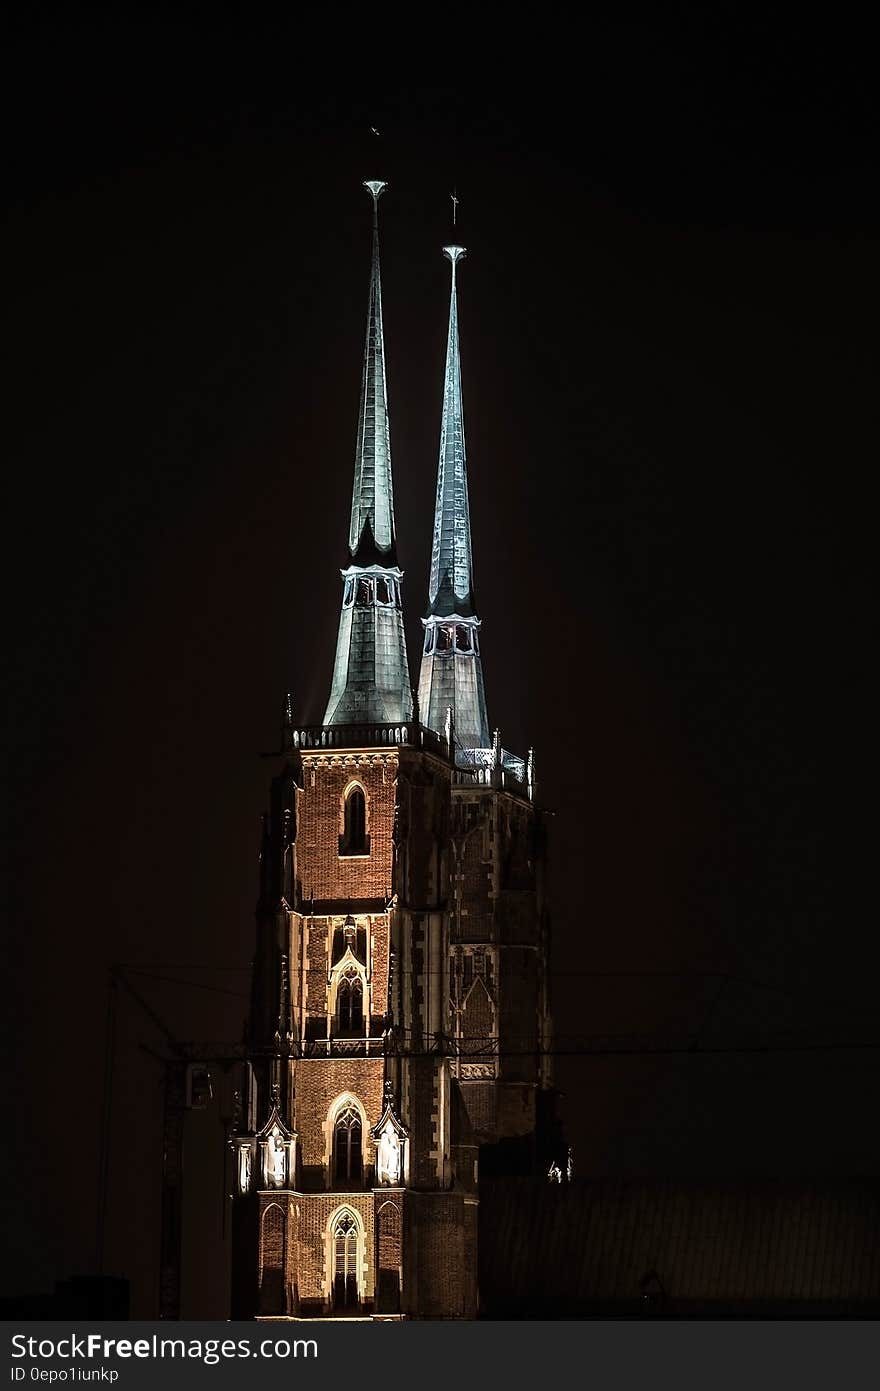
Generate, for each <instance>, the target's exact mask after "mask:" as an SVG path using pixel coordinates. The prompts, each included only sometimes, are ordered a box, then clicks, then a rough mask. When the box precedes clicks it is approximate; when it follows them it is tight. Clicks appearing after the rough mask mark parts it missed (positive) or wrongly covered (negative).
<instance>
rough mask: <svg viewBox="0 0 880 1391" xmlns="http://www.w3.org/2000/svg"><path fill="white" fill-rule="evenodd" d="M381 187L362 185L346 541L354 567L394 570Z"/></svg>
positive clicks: (377, 181) (372, 182)
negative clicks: (368, 226)
mask: <svg viewBox="0 0 880 1391" xmlns="http://www.w3.org/2000/svg"><path fill="white" fill-rule="evenodd" d="M386 187H387V185H386V184H385V183H383V182H382V180H381V179H369V180H367V181H366V182H365V183H364V188H366V189H367V190H368V191H369V193H370V196H371V198H372V199H373V262H372V267H371V271H370V302H369V308H368V311H367V341H366V344H365V346H364V370H363V377H362V379H361V405H360V411H359V413H358V434H357V452H356V454H355V461H354V488H353V491H352V498H351V526H350V528H349V536H348V549H349V551H350V553H351V558H352V560H353V561H354V562H355V563H356V564H358V563H360V564H364V563H366V564H369V563H370V562H371V561H375V560H378V561H379V563H380V564H381V563H382V561H388V562H390V564H392V565H393V564H394V562H395V559H396V557H395V536H394V496H393V490H392V484H391V440H390V436H389V431H388V392H387V387H386V384H385V337H384V332H383V328H382V281H381V277H380V274H379V198H380V197H381V195H382V193H383V192H384V190H385V188H386Z"/></svg>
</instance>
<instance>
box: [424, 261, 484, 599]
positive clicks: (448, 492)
mask: <svg viewBox="0 0 880 1391" xmlns="http://www.w3.org/2000/svg"><path fill="white" fill-rule="evenodd" d="M443 255H444V256H446V257H448V259H449V261H450V262H451V264H452V285H451V291H450V300H449V335H448V338H447V341H446V376H445V380H444V387H443V417H442V421H441V426H440V466H439V469H438V473H437V505H436V509H435V512H434V542H433V546H432V548H431V575H430V580H429V583H428V599H429V602H430V605H431V613H433V614H437V615H439V616H445V615H447V614H452V613H459V614H462V615H465V616H467V615H469V614H470V613H472V612H473V575H472V563H471V520H470V509H469V506H468V487H467V462H466V456H465V442H464V412H463V409H462V399H461V358H460V353H459V344H458V296H457V291H456V269H457V267H458V263H459V261H460V260H461V259H462V257H463V256H464V255H465V248H464V247H463V246H444V248H443Z"/></svg>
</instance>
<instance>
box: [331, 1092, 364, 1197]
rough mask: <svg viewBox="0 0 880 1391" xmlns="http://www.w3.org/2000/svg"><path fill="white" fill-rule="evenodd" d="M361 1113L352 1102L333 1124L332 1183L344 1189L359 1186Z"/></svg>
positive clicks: (361, 1162)
mask: <svg viewBox="0 0 880 1391" xmlns="http://www.w3.org/2000/svg"><path fill="white" fill-rule="evenodd" d="M362 1146H363V1128H362V1125H361V1113H360V1111H359V1110H358V1108H357V1107H356V1106H355V1105H354V1103H353V1102H351V1101H349V1102H348V1104H347V1105H346V1106H343V1107H342V1109H341V1110H340V1112H339V1114H338V1115H337V1117H336V1120H335V1122H334V1124H333V1182H334V1183H336V1184H340V1185H342V1186H344V1187H346V1188H353V1187H355V1186H356V1185H359V1184H360V1182H361V1178H362V1175H363V1167H364V1166H363V1149H362Z"/></svg>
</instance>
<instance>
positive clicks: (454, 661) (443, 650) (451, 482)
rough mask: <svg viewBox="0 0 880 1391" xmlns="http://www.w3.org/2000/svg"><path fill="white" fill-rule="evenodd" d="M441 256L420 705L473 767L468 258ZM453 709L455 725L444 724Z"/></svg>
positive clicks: (477, 721) (450, 252)
mask: <svg viewBox="0 0 880 1391" xmlns="http://www.w3.org/2000/svg"><path fill="white" fill-rule="evenodd" d="M453 206H455V205H454V204H453ZM443 254H444V256H445V257H446V258H447V260H448V261H449V262H450V263H451V266H452V286H451V292H450V302H449V337H448V339H447V344H446V374H445V378H444V383H443V415H442V420H441V426H440V462H439V466H438V470H437V505H436V508H435V511H434V540H433V545H432V547H431V571H430V575H429V577H428V613H427V616H426V617H425V618H424V619H423V620H422V622H423V625H424V628H425V641H424V647H423V649H422V669H421V677H420V680H419V705H420V707H421V711H422V720H423V721H424V723H425V725H426V726H427V727H428V728H429V729H433V730H435V731H436V732H437V733H438V734H444V735H445V737H446V739H447V743H448V745H449V746H450V754H452V752H453V750H452V745H453V744H454V746H455V757H456V759H457V760H458V761H460V762H462V763H467V762H468V761H469V759H471V755H470V752H469V751H471V750H473V749H486V748H488V747H489V737H490V736H489V717H488V714H487V713H486V693H485V690H484V687H483V667H482V662H481V659H480V643H479V636H478V633H479V628H480V620H479V618H478V617H477V615H476V612H475V606H474V588H473V567H472V563H471V519H470V509H469V505H468V484H467V462H466V457H465V443H464V411H463V408H462V399H461V359H460V354H459V345H458V299H457V287H456V274H457V270H458V263H459V261H460V260H461V259H462V257H463V256H464V254H465V250H464V247H463V246H458V245H457V244H454V245H450V246H444V248H443ZM450 709H451V712H452V713H451V719H450V720H447V710H450ZM471 761H472V759H471Z"/></svg>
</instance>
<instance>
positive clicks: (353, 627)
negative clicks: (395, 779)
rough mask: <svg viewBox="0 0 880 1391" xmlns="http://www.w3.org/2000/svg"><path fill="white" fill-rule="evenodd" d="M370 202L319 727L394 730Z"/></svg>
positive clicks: (372, 188)
mask: <svg viewBox="0 0 880 1391" xmlns="http://www.w3.org/2000/svg"><path fill="white" fill-rule="evenodd" d="M364 187H365V188H366V189H367V190H368V191H369V193H370V196H371V197H372V199H373V262H372V268H371V272H370V303H369V309H368V313H367V341H366V346H365V348H364V371H363V379H362V383H361V404H360V414H359V416H358V437H357V454H356V456H355V463H354V490H353V492H352V499H351V526H350V529H349V538H348V549H349V557H350V559H349V564H348V567H347V568H346V569H345V570H343V572H342V579H343V589H342V611H341V613H340V615H339V632H338V636H337V639H336V660H335V663H334V667H333V681H332V685H331V688H330V698H329V700H328V702H327V709H326V711H325V713H324V723H325V724H333V725H355V724H360V723H361V722H364V721H370V722H375V723H377V724H385V723H388V724H391V723H397V722H398V721H401V720H409V719H411V718H412V689H411V686H410V680H409V665H408V663H407V658H406V639H405V636H404V631H403V605H402V598H401V581H402V579H403V575H402V572H401V571H400V570H399V569H398V568H397V556H396V546H395V535H394V499H393V495H392V486H391V443H390V437H389V432H388V396H387V391H386V386H385V339H384V334H383V330H382V286H381V283H380V279H379V213H378V204H379V197H380V195H381V193H382V191H383V189H384V188H385V184H384V183H383V182H382V181H381V180H379V179H371V180H369V181H368V182H366V183H365V184H364Z"/></svg>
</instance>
